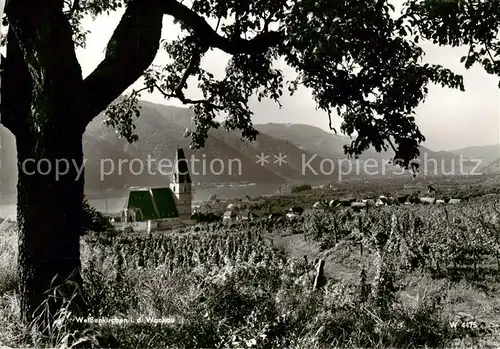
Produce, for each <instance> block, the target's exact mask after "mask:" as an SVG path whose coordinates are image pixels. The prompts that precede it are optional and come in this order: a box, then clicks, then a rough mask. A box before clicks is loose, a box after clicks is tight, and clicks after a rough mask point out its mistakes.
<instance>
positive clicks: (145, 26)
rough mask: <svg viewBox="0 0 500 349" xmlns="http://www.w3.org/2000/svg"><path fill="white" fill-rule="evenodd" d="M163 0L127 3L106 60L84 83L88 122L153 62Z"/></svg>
mask: <svg viewBox="0 0 500 349" xmlns="http://www.w3.org/2000/svg"><path fill="white" fill-rule="evenodd" d="M160 1H161V0H134V1H131V2H130V3H129V5H128V6H127V8H126V10H125V13H124V14H123V16H122V18H121V20H120V23H119V24H118V26H117V27H116V29H115V31H114V33H113V35H112V36H111V39H110V40H109V42H108V46H107V48H106V55H105V58H104V60H103V61H102V62H101V63H100V64H99V66H98V67H97V68H96V69H95V70H94V71H93V72H92V73H91V74H90V75H89V76H88V77H87V78H86V79H85V80H84V82H83V84H84V87H83V91H84V95H85V98H86V100H87V110H86V114H87V115H88V118H87V119H86V120H85V122H86V124H88V123H89V122H90V121H91V120H92V119H93V118H94V117H95V116H96V115H97V114H99V113H100V112H101V111H103V110H104V109H105V108H106V107H107V106H108V105H109V104H110V103H111V102H113V101H114V100H115V99H116V98H118V97H119V96H120V94H121V93H122V92H123V91H125V90H126V89H127V88H128V87H129V86H130V85H132V84H133V83H134V82H136V81H137V79H139V78H140V77H141V75H142V74H143V73H144V71H145V70H146V69H147V68H148V67H149V66H150V65H151V63H152V62H153V60H154V58H155V56H156V53H157V52H158V49H159V47H160V38H161V29H162V19H163V14H162V13H161V11H159V10H158V7H159V3H160Z"/></svg>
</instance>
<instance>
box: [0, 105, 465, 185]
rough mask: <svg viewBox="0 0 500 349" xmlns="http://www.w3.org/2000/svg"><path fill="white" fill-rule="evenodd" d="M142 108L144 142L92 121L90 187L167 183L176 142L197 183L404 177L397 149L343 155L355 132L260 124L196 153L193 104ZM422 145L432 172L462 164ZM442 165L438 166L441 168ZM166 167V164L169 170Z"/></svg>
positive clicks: (12, 164) (2, 171)
mask: <svg viewBox="0 0 500 349" xmlns="http://www.w3.org/2000/svg"><path fill="white" fill-rule="evenodd" d="M140 106H141V116H140V119H139V120H138V121H137V122H136V126H137V128H136V130H135V132H136V134H137V135H138V136H139V140H138V141H137V142H135V143H133V144H128V143H127V142H126V141H125V140H123V139H119V138H118V137H117V136H116V134H115V130H114V129H113V128H110V127H106V126H104V125H103V123H102V122H103V120H104V115H103V113H101V114H100V115H99V116H98V117H96V118H95V119H94V120H93V121H92V122H91V123H90V124H89V125H88V127H87V129H86V132H85V134H84V137H83V147H84V157H85V159H86V172H85V182H86V183H85V188H86V190H104V189H118V188H125V187H129V186H152V185H165V184H167V183H168V182H169V177H168V175H169V174H170V173H171V170H172V168H171V167H169V166H166V167H165V164H167V165H168V164H169V161H170V164H172V163H173V161H174V158H173V156H174V152H175V149H176V148H177V147H182V148H184V149H185V152H186V155H187V157H188V159H194V162H193V163H191V165H192V166H191V172H192V173H191V177H192V179H193V181H194V182H195V183H203V184H210V183H211V184H215V183H217V184H225V183H241V182H246V183H249V182H251V183H262V184H264V183H270V184H271V183H285V182H289V183H290V182H314V181H322V182H323V181H336V180H338V179H340V175H339V174H340V169H341V170H342V173H341V175H342V178H341V179H346V178H349V177H358V176H365V175H366V174H367V173H366V169H365V168H360V166H358V164H359V163H361V164H362V165H363V166H364V165H366V164H368V160H371V162H372V164H371V165H370V167H369V170H370V173H369V175H370V176H372V175H376V176H380V175H386V174H388V175H393V174H394V171H398V172H397V173H398V174H401V170H400V169H399V168H394V167H393V166H392V165H388V159H390V158H391V157H392V154H391V153H390V152H384V153H376V152H375V151H373V150H369V151H367V152H366V153H364V154H362V155H361V156H360V160H361V161H360V162H358V164H355V163H354V162H353V161H347V160H346V156H345V155H344V153H343V145H344V144H348V143H349V142H350V139H349V138H348V137H345V136H340V135H335V134H333V133H329V132H326V131H324V130H322V129H320V128H317V127H314V126H309V125H301V124H264V125H256V128H257V130H259V131H260V134H259V135H258V137H257V140H256V141H255V142H248V141H242V140H241V137H240V135H239V133H238V132H225V131H224V130H212V131H211V132H210V133H209V138H208V140H207V142H206V146H205V147H204V148H203V149H200V150H192V149H189V145H190V139H188V138H185V137H184V133H185V131H186V129H187V128H190V127H192V113H191V112H190V111H189V109H186V108H178V107H173V106H166V105H160V104H154V103H149V102H143V101H141V102H140ZM0 137H1V140H2V149H1V150H2V153H1V155H2V159H1V160H2V166H1V167H0V190H1V192H2V193H4V192H6V193H8V192H15V187H16V181H17V178H16V177H17V159H16V150H15V142H14V138H13V136H12V135H11V134H10V132H8V131H7V130H6V129H5V128H3V127H1V126H0ZM422 150H423V154H422V156H421V161H422V162H424V161H425V159H430V160H434V163H432V161H431V163H430V166H427V168H425V170H426V171H427V172H428V173H430V174H442V173H441V171H442V170H443V169H446V170H447V171H448V170H449V168H450V167H451V166H453V163H455V168H456V165H457V164H458V159H459V156H458V155H456V154H453V153H449V152H433V151H431V150H429V149H426V148H424V147H422ZM280 153H281V155H282V159H283V160H284V162H282V163H281V165H280V164H279V163H278V158H277V157H279V155H280ZM261 154H262V155H264V156H268V157H267V158H266V160H267V161H268V162H267V163H266V164H265V165H264V166H262V165H261V164H259V163H257V160H258V156H260V155H261ZM425 156H427V158H425ZM311 159H312V160H311ZM309 160H311V161H309ZM373 162H375V167H374V166H373ZM435 163H438V166H437V170H436V168H435V167H436V166H435ZM111 164H112V165H113V166H114V169H113V170H114V171H113V173H112V174H109V175H108V174H103V173H102V172H103V170H104V171H110V170H111V168H110V166H111ZM120 164H121V166H120ZM159 164H163V173H162V172H161V171H160V170H161V168H160V167H159ZM306 164H309V165H308V166H305V165H306ZM441 164H443V165H441ZM450 164H451V165H450ZM141 165H142V166H143V168H142V171H141V168H140V167H141ZM103 166H104V167H103ZM332 166H333V167H332ZM356 166H357V167H356ZM384 166H385V168H384ZM311 169H312V171H311ZM374 170H375V172H374ZM455 172H456V171H455ZM374 173H376V174H374Z"/></svg>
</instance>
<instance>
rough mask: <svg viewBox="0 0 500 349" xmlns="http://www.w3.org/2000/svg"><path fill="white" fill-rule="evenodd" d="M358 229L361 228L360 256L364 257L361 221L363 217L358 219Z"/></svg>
mask: <svg viewBox="0 0 500 349" xmlns="http://www.w3.org/2000/svg"><path fill="white" fill-rule="evenodd" d="M358 228H359V235H360V236H361V240H360V242H359V254H360V255H361V256H362V255H363V238H362V236H363V221H362V220H361V216H359V217H358Z"/></svg>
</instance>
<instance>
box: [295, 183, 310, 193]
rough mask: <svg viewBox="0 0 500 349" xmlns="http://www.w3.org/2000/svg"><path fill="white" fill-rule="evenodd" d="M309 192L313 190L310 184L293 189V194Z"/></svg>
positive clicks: (296, 186)
mask: <svg viewBox="0 0 500 349" xmlns="http://www.w3.org/2000/svg"><path fill="white" fill-rule="evenodd" d="M307 190H312V187H311V185H310V184H299V185H295V186H294V187H293V188H292V193H300V192H302V191H307Z"/></svg>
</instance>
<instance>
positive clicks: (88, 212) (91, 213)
mask: <svg viewBox="0 0 500 349" xmlns="http://www.w3.org/2000/svg"><path fill="white" fill-rule="evenodd" d="M82 208H83V219H82V221H83V231H84V233H88V232H91V231H93V232H96V233H102V232H107V231H114V228H113V225H112V224H111V222H110V221H109V219H108V218H106V217H104V216H103V215H102V213H101V212H99V211H97V210H96V209H95V208H94V207H92V206H91V205H90V204H89V202H88V200H87V199H84V200H83V205H82Z"/></svg>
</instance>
